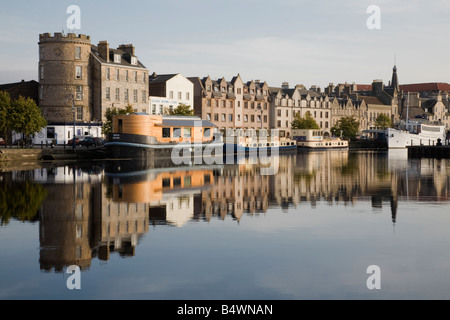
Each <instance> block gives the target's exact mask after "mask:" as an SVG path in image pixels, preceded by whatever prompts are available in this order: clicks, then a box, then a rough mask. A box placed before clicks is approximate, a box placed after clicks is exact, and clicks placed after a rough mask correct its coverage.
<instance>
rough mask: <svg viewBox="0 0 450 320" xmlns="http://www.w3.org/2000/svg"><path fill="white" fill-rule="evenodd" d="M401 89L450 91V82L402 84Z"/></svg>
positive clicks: (407, 90) (411, 90)
mask: <svg viewBox="0 0 450 320" xmlns="http://www.w3.org/2000/svg"><path fill="white" fill-rule="evenodd" d="M400 90H402V91H405V92H421V91H450V84H449V83H445V82H430V83H413V84H402V85H400Z"/></svg>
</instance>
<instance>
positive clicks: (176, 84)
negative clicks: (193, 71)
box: [148, 73, 194, 114]
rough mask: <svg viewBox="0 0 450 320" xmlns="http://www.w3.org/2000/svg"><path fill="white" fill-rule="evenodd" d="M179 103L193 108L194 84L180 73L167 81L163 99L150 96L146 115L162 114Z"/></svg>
mask: <svg viewBox="0 0 450 320" xmlns="http://www.w3.org/2000/svg"><path fill="white" fill-rule="evenodd" d="M171 93H172V95H171ZM180 93H181V98H180V97H179V94H180ZM180 103H182V104H186V105H189V106H191V108H192V109H193V108H194V84H193V83H192V82H191V81H190V80H189V79H188V78H186V77H185V76H183V75H182V74H181V73H179V74H177V75H176V76H174V77H172V78H171V79H169V80H167V82H166V96H165V97H153V96H150V99H149V110H148V113H149V114H162V113H163V112H164V110H168V109H169V108H170V107H172V108H173V109H175V108H176V107H177V106H178V105H179V104H180ZM161 108H162V109H161Z"/></svg>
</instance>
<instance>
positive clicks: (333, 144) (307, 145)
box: [292, 129, 348, 149]
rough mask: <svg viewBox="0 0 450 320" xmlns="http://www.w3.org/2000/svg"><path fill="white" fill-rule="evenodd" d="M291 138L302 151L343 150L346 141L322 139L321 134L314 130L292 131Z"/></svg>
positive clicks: (345, 146)
mask: <svg viewBox="0 0 450 320" xmlns="http://www.w3.org/2000/svg"><path fill="white" fill-rule="evenodd" d="M292 137H293V139H295V140H296V141H297V146H298V148H302V149H345V148H348V141H347V140H342V139H341V138H328V137H324V135H323V132H322V131H320V130H316V129H293V130H292Z"/></svg>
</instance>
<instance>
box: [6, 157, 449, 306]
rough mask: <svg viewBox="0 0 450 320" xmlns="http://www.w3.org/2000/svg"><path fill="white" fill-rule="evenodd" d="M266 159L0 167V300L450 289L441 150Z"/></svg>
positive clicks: (398, 293)
mask: <svg viewBox="0 0 450 320" xmlns="http://www.w3.org/2000/svg"><path fill="white" fill-rule="evenodd" d="M275 160H276V161H277V164H278V172H277V173H276V174H275V175H262V174H261V166H259V165H258V164H257V162H256V161H252V159H247V161H242V163H240V164H235V165H216V166H199V167H195V168H174V169H170V168H166V169H148V170H144V169H142V168H141V169H140V170H139V171H131V170H129V166H128V165H127V164H123V163H122V164H117V163H95V164H83V165H79V166H77V167H72V166H71V165H67V166H47V167H43V168H39V169H36V170H30V171H22V172H6V173H0V195H1V196H0V201H1V202H0V215H1V216H0V218H1V227H0V299H156V300H160V299H165V300H179V299H189V300H192V299H194V300H203V299H213V300H215V299H232V300H236V299H268V300H298V299H450V249H449V248H450V202H449V200H450V161H449V160H448V159H447V160H437V159H408V158H407V155H406V153H405V152H401V151H396V152H347V151H345V152H343V151H326V152H311V153H299V154H297V155H290V156H280V157H278V158H276V159H274V161H275ZM127 168H128V169H127ZM71 265H76V266H79V267H80V269H81V275H80V278H79V279H80V281H81V289H80V290H76V289H75V290H69V289H68V288H67V280H68V278H69V277H70V276H71V274H70V273H67V268H68V266H71ZM371 265H377V266H379V268H380V269H379V270H380V272H379V273H378V274H377V275H378V278H377V279H376V280H374V281H377V282H378V283H380V284H381V289H373V290H369V289H368V287H367V284H366V282H367V280H368V278H369V277H371V276H372V275H371V274H369V273H367V268H368V266H371Z"/></svg>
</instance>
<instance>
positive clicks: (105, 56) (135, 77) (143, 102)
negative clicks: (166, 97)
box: [91, 41, 148, 121]
mask: <svg viewBox="0 0 450 320" xmlns="http://www.w3.org/2000/svg"><path fill="white" fill-rule="evenodd" d="M91 68H92V107H93V116H94V119H99V120H101V121H104V120H106V118H105V112H106V110H107V109H108V108H118V109H123V108H125V107H126V106H127V105H131V106H132V107H133V109H134V111H136V112H147V109H148V70H147V68H146V67H145V66H144V65H143V64H142V63H141V62H140V61H139V59H138V58H137V57H136V53H135V48H134V46H133V45H132V44H123V45H120V46H119V47H118V48H117V49H112V48H110V47H109V43H108V42H107V41H100V42H99V43H98V45H97V46H91Z"/></svg>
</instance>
